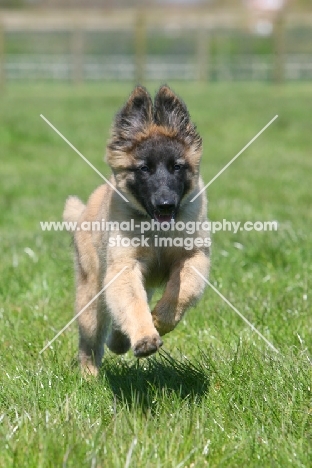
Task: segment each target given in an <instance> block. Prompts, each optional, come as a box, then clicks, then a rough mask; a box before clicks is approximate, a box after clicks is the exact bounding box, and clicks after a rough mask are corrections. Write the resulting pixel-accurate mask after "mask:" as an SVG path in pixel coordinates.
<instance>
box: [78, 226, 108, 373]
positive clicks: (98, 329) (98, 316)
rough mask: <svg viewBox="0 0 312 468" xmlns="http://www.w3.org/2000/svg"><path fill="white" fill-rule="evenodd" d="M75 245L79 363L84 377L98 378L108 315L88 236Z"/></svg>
mask: <svg viewBox="0 0 312 468" xmlns="http://www.w3.org/2000/svg"><path fill="white" fill-rule="evenodd" d="M83 235H84V236H85V237H84V238H83V239H81V238H80V239H81V241H80V243H78V247H77V243H76V283H77V284H76V314H79V313H80V312H81V311H82V310H83V308H84V307H86V305H87V304H89V303H90V305H89V306H88V307H87V308H86V309H85V310H84V311H83V312H82V313H81V314H80V315H79V317H78V319H77V320H78V326H79V356H78V357H79V363H80V367H81V370H82V373H83V374H92V375H97V374H98V370H99V367H100V365H101V361H102V357H103V354H104V341H105V337H106V334H107V330H108V328H109V324H110V316H109V314H108V312H107V310H106V308H105V305H104V298H103V294H102V295H100V296H99V297H97V298H96V299H94V298H95V296H96V295H97V294H98V293H99V291H100V290H101V283H100V277H99V261H98V256H97V254H96V251H95V249H94V247H93V245H92V243H91V242H88V236H87V234H86V233H84V234H83Z"/></svg>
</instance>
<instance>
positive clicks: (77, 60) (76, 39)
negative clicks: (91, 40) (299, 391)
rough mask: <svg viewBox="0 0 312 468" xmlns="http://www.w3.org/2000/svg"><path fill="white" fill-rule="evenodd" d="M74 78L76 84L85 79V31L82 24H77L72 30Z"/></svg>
mask: <svg viewBox="0 0 312 468" xmlns="http://www.w3.org/2000/svg"><path fill="white" fill-rule="evenodd" d="M71 49H72V67H73V68H72V80H73V82H74V84H76V85H78V84H81V83H82V82H83V80H84V73H83V53H84V31H83V30H82V28H81V27H80V26H75V28H74V29H73V31H72V47H71Z"/></svg>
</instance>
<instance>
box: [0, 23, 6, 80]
mask: <svg viewBox="0 0 312 468" xmlns="http://www.w3.org/2000/svg"><path fill="white" fill-rule="evenodd" d="M4 85H5V29H4V25H3V23H2V21H1V19H0V89H2V88H4Z"/></svg>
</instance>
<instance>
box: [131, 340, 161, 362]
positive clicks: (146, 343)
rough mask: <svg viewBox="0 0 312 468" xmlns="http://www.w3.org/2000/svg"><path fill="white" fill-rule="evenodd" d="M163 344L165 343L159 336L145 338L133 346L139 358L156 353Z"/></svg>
mask: <svg viewBox="0 0 312 468" xmlns="http://www.w3.org/2000/svg"><path fill="white" fill-rule="evenodd" d="M162 344H163V342H162V340H161V338H160V336H159V335H158V334H157V335H153V336H144V337H143V338H141V339H140V340H139V341H137V342H136V343H135V345H134V346H133V352H134V355H135V357H137V358H140V357H146V356H149V355H150V354H153V353H156V351H158V350H159V348H160V347H161V346H162Z"/></svg>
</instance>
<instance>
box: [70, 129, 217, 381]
mask: <svg viewBox="0 0 312 468" xmlns="http://www.w3.org/2000/svg"><path fill="white" fill-rule="evenodd" d="M157 132H158V134H159V133H162V134H163V135H165V136H166V137H168V136H170V137H171V138H172V137H173V133H172V132H171V133H170V132H169V130H167V129H160V128H159V127H158V128H156V126H155V125H153V126H150V127H149V130H148V137H149V138H150V137H151V134H153V135H155V133H157ZM141 137H142V135H138V139H139V140H140V138H141ZM192 152H193V153H194V152H195V150H194V149H192ZM114 156H116V153H115V154H112V152H111V151H110V150H109V149H108V153H107V159H108V161H109V163H110V165H111V166H114V162H116V159H114ZM130 156H131V155H130ZM192 156H193V157H191V156H190V150H189V148H187V147H186V150H185V157H186V158H187V157H190V158H191V159H192V160H193V164H194V179H193V185H192V187H191V191H190V193H189V194H188V195H187V197H186V198H185V199H184V200H183V201H182V204H181V207H180V210H179V212H178V215H177V217H176V222H178V221H184V222H187V221H194V222H196V221H197V222H198V221H201V222H203V221H205V220H206V219H207V218H206V213H207V201H206V196H205V193H202V194H201V195H200V196H199V197H198V198H197V199H196V200H195V201H194V202H193V203H190V200H191V198H192V197H194V196H195V194H196V193H198V191H199V190H200V189H201V187H202V186H203V183H202V181H201V179H200V177H199V176H198V174H197V172H198V165H199V159H200V156H201V151H200V150H198V154H196V157H194V154H193V155H192ZM119 158H120V162H121V161H122V164H123V165H124V166H125V167H126V166H127V165H129V164H130V163H131V157H129V155H125V153H124V154H122V152H121V151H120V154H119ZM129 176H130V175H129V174H128V173H127V172H125V173H123V172H122V171H121V172H118V174H116V175H112V176H111V179H110V182H111V183H112V184H113V186H116V187H118V190H120V191H122V192H123V193H124V194H125V196H126V197H127V198H128V199H129V203H126V202H125V201H124V200H122V198H121V197H120V196H119V195H118V194H117V193H116V192H115V191H114V190H113V189H112V188H111V187H110V186H109V185H107V184H106V185H102V186H100V187H99V188H97V189H96V190H95V191H94V192H93V193H92V195H91V196H90V198H89V200H88V203H87V205H86V207H85V206H84V205H83V203H82V202H80V200H79V199H77V198H76V197H70V198H69V199H68V200H67V202H66V206H65V210H64V215H63V217H64V219H65V220H71V221H76V222H77V223H78V229H77V230H76V232H75V233H74V243H75V251H76V261H75V263H76V313H78V312H79V311H80V310H82V308H83V307H85V306H86V304H88V302H90V301H91V300H92V299H93V298H94V296H95V295H96V294H97V293H98V292H99V291H100V290H101V289H102V288H103V287H105V286H106V285H107V284H108V283H109V282H110V281H111V280H113V279H114V278H115V276H116V275H117V274H118V273H119V272H120V271H121V269H122V268H124V267H127V268H126V270H125V271H124V272H123V273H122V274H121V275H120V276H119V277H118V278H117V279H115V280H114V281H113V282H112V284H110V285H109V287H108V288H107V289H106V290H105V291H104V293H103V294H102V295H101V296H100V297H99V298H98V299H96V300H95V301H94V302H93V303H92V304H91V305H90V306H89V307H88V308H87V309H86V310H85V311H84V312H83V313H82V314H81V315H80V316H79V318H78V324H79V337H80V338H79V361H80V365H81V368H82V371H83V372H84V373H90V374H93V375H97V373H98V369H99V367H100V364H101V360H102V357H103V346H104V343H106V345H107V346H108V347H109V348H110V349H111V350H112V351H114V352H115V353H124V352H126V351H127V350H128V349H129V348H130V347H131V348H132V349H133V350H134V352H135V353H136V354H137V355H138V356H145V355H146V356H147V355H149V354H152V353H153V352H155V351H157V350H158V349H159V347H160V346H161V345H162V341H161V338H160V336H161V335H164V334H166V333H168V332H169V331H171V330H173V329H174V328H175V326H176V325H177V324H178V323H179V321H180V320H181V319H182V317H183V315H184V312H185V311H186V309H187V308H188V307H190V306H191V305H192V304H194V303H195V302H196V301H197V300H198V298H199V297H200V295H201V294H202V292H203V290H204V287H205V283H204V281H203V280H202V279H201V278H200V277H199V276H198V275H197V273H196V272H195V271H194V270H193V269H192V266H194V267H195V268H196V269H197V270H198V271H199V272H200V273H201V274H202V275H203V276H204V277H206V276H207V275H208V271H209V249H208V248H207V247H202V248H194V249H192V250H185V249H183V248H179V247H177V248H175V247H170V248H169V247H162V248H157V247H155V246H154V245H153V244H152V243H151V245H150V246H149V247H142V246H139V247H110V246H109V239H110V238H112V237H114V238H116V237H117V236H118V235H119V236H121V238H128V239H131V238H134V237H140V236H141V233H140V231H139V229H138V230H134V231H122V230H120V231H116V230H114V231H106V230H104V231H101V232H99V231H84V230H82V229H79V228H81V227H82V226H83V223H84V222H94V221H99V222H101V221H102V220H105V221H115V222H118V223H122V222H125V221H129V222H130V221H131V219H134V220H135V221H136V222H138V223H139V222H140V221H144V220H147V219H148V218H147V217H146V214H145V215H144V214H141V213H140V212H142V207H140V206H139V207H138V202H137V201H136V200H135V199H134V197H133V196H131V194H129V193H128V192H127V189H126V185H125V180H126V178H127V177H129ZM138 208H140V209H139V210H138ZM148 220H149V219H148ZM149 221H150V220H149ZM155 234H158V235H159V236H165V237H168V233H167V232H164V233H151V232H150V233H145V235H146V236H148V237H151V238H152V237H153V236H154V235H155ZM180 234H181V236H184V237H191V238H197V237H202V238H206V237H207V232H202V231H197V232H195V233H194V234H192V235H188V234H187V233H185V232H181V233H180ZM160 284H166V286H165V290H164V294H163V296H162V298H161V299H160V300H159V301H158V303H157V304H156V306H155V308H154V309H153V310H152V311H151V310H150V308H149V303H148V299H149V298H150V297H151V295H152V292H153V289H154V288H155V287H157V286H159V285H160Z"/></svg>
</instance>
